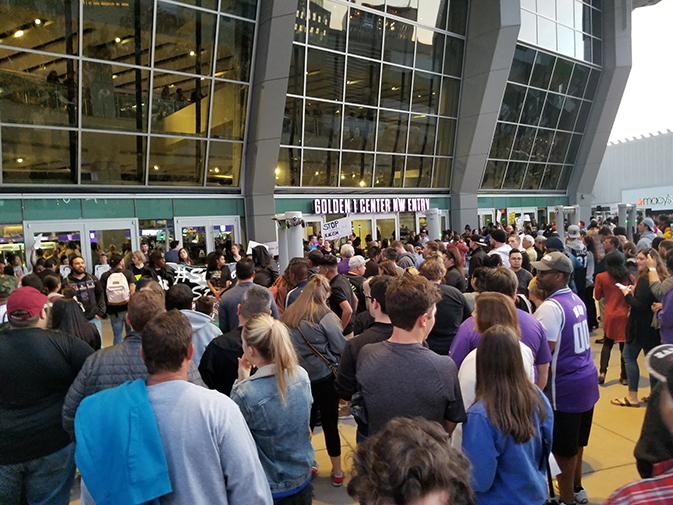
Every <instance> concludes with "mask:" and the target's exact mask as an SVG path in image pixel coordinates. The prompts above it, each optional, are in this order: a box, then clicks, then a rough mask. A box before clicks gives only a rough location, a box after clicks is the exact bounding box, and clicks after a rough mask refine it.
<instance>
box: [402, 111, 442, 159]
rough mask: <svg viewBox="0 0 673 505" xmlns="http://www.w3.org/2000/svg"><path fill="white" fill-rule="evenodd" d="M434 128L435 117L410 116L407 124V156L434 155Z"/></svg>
mask: <svg viewBox="0 0 673 505" xmlns="http://www.w3.org/2000/svg"><path fill="white" fill-rule="evenodd" d="M447 121H450V120H447ZM436 128H437V118H436V117H434V116H415V115H412V116H411V121H410V122H409V147H408V150H407V152H408V153H409V154H434V150H435V129H436Z"/></svg>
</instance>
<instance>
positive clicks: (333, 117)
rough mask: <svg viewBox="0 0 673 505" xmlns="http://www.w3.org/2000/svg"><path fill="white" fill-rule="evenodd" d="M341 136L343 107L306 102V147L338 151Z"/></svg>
mask: <svg viewBox="0 0 673 505" xmlns="http://www.w3.org/2000/svg"><path fill="white" fill-rule="evenodd" d="M340 136H341V105H339V104H336V103H329V102H318V101H317V100H306V110H305V114H304V145H305V146H308V147H326V148H331V149H338V148H339V137H340Z"/></svg>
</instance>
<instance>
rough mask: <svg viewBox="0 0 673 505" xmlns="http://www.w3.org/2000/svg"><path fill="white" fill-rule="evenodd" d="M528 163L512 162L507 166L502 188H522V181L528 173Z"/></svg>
mask: <svg viewBox="0 0 673 505" xmlns="http://www.w3.org/2000/svg"><path fill="white" fill-rule="evenodd" d="M526 166H527V163H519V162H510V164H509V165H508V166H507V174H506V175H505V180H504V182H503V183H502V189H521V182H522V181H523V176H524V174H525V173H526Z"/></svg>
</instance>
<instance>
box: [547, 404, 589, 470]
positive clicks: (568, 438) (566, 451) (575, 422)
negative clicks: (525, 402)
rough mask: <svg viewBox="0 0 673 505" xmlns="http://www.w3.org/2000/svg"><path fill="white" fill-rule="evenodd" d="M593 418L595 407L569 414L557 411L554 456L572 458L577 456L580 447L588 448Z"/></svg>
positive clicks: (555, 416)
mask: <svg viewBox="0 0 673 505" xmlns="http://www.w3.org/2000/svg"><path fill="white" fill-rule="evenodd" d="M593 417H594V408H593V407H591V410H587V411H586V412H573V413H569V412H560V411H558V410H555V411H554V440H553V443H552V448H551V452H552V454H554V455H555V456H561V457H563V458H572V457H573V456H575V455H577V453H578V452H579V449H580V447H586V446H587V445H588V444H589V434H590V433H591V421H592V420H593Z"/></svg>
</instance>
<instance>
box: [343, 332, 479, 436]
mask: <svg viewBox="0 0 673 505" xmlns="http://www.w3.org/2000/svg"><path fill="white" fill-rule="evenodd" d="M355 378H356V379H357V383H358V390H359V391H360V392H361V393H362V396H363V397H364V401H365V408H366V409H367V418H368V423H369V435H370V436H371V435H373V434H374V433H376V432H377V431H379V430H380V429H381V428H383V426H384V425H385V424H386V423H387V422H388V421H389V420H391V419H392V418H394V417H423V418H425V419H428V420H430V421H437V422H438V423H440V424H441V425H442V426H444V425H445V421H451V422H454V423H461V422H464V421H465V420H466V419H467V417H466V415H465V409H464V408H463V398H462V396H461V394H460V385H459V384H458V369H457V368H456V364H455V363H454V362H453V360H452V359H451V358H450V357H448V356H440V355H439V354H436V353H435V352H433V351H431V350H430V349H428V348H426V347H423V346H422V345H421V344H396V343H393V342H390V341H385V342H379V343H377V344H369V345H366V346H365V347H363V348H362V351H360V355H359V356H358V363H357V371H356V373H355Z"/></svg>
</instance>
